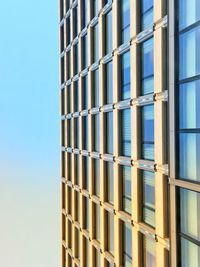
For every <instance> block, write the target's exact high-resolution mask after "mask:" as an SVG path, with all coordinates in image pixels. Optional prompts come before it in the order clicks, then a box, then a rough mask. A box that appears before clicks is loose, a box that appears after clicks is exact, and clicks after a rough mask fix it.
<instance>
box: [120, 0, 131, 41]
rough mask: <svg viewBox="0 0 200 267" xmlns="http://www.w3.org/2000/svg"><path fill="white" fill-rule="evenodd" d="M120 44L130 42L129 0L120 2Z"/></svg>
mask: <svg viewBox="0 0 200 267" xmlns="http://www.w3.org/2000/svg"><path fill="white" fill-rule="evenodd" d="M120 4H121V7H120V8H121V43H122V44H123V43H125V42H127V41H129V40H130V0H121V1H120Z"/></svg>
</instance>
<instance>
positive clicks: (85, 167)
mask: <svg viewBox="0 0 200 267" xmlns="http://www.w3.org/2000/svg"><path fill="white" fill-rule="evenodd" d="M83 184H84V189H86V190H89V159H88V157H86V156H83Z"/></svg>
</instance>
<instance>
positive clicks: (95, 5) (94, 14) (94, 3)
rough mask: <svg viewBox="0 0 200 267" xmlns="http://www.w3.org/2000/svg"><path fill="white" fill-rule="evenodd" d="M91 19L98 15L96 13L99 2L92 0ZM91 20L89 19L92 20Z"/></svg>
mask: <svg viewBox="0 0 200 267" xmlns="http://www.w3.org/2000/svg"><path fill="white" fill-rule="evenodd" d="M91 2H92V18H94V17H95V16H97V15H98V11H99V3H98V2H99V0H92V1H91ZM92 18H91V19H92Z"/></svg>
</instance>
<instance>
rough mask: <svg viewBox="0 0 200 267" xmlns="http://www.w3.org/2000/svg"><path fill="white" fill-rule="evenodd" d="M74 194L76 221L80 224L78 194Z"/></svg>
mask: <svg viewBox="0 0 200 267" xmlns="http://www.w3.org/2000/svg"><path fill="white" fill-rule="evenodd" d="M74 193H75V207H76V209H75V210H76V221H77V222H80V203H79V192H77V191H75V192H74Z"/></svg>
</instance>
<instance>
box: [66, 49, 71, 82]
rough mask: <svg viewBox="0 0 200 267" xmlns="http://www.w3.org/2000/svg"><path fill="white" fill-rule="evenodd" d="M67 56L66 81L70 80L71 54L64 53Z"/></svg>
mask: <svg viewBox="0 0 200 267" xmlns="http://www.w3.org/2000/svg"><path fill="white" fill-rule="evenodd" d="M66 56H67V80H69V79H70V78H71V54H70V51H69V52H67V53H66Z"/></svg>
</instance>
